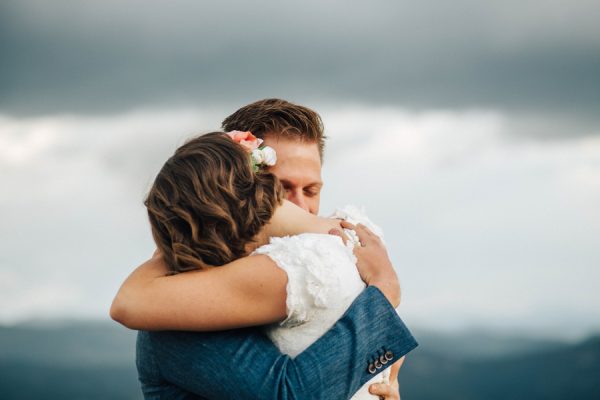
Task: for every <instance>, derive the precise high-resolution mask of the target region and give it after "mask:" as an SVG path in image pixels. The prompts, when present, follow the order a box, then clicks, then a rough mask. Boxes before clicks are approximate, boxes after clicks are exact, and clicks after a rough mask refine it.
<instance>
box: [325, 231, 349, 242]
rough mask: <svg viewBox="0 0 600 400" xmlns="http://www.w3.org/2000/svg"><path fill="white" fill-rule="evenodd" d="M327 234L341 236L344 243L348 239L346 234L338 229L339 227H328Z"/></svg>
mask: <svg viewBox="0 0 600 400" xmlns="http://www.w3.org/2000/svg"><path fill="white" fill-rule="evenodd" d="M329 234H330V235H333V236H339V237H341V238H342V241H343V242H344V244H346V242H347V241H348V236H346V234H345V233H343V232H342V231H340V230H339V229H335V228H333V229H330V230H329Z"/></svg>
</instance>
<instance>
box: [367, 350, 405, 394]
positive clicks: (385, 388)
mask: <svg viewBox="0 0 600 400" xmlns="http://www.w3.org/2000/svg"><path fill="white" fill-rule="evenodd" d="M403 363H404V357H402V358H400V359H399V360H398V361H396V362H395V363H394V364H393V365H392V366H391V367H390V383H389V384H388V383H374V384H372V385H371V386H369V393H371V394H374V395H376V396H379V398H380V399H382V400H384V399H386V400H400V387H399V385H398V371H399V370H400V367H401V366H402V364H403Z"/></svg>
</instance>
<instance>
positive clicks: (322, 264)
mask: <svg viewBox="0 0 600 400" xmlns="http://www.w3.org/2000/svg"><path fill="white" fill-rule="evenodd" d="M333 216H334V217H336V218H343V219H346V220H348V221H349V222H351V223H354V224H357V223H362V224H364V225H366V226H367V227H369V229H371V230H372V231H373V232H374V233H376V234H378V235H380V236H381V235H382V232H381V229H380V228H379V227H377V226H376V225H375V224H373V223H372V222H371V221H370V220H369V219H368V218H367V217H366V215H364V212H363V211H362V210H360V209H358V208H356V207H351V206H348V207H345V208H343V209H339V210H336V212H335V214H334V215H333ZM348 236H349V237H350V239H351V240H349V241H348V242H347V243H346V245H344V243H343V241H342V240H341V238H339V237H337V236H333V235H326V234H317V233H304V234H300V235H296V236H288V237H283V238H272V239H271V241H270V243H269V244H267V245H264V246H261V247H260V248H258V249H257V250H256V251H255V253H257V254H265V255H268V256H269V257H270V258H271V259H273V261H275V263H277V265H278V266H279V267H280V268H281V269H283V270H284V271H285V272H286V273H287V276H288V283H287V301H286V305H287V318H286V319H285V320H284V321H283V322H281V323H280V324H278V325H273V326H270V327H269V328H267V334H268V335H269V337H270V338H271V340H272V341H273V343H274V344H275V345H276V346H277V347H278V348H279V349H280V350H281V351H282V352H283V353H286V354H288V355H290V356H292V357H295V356H297V355H298V354H300V353H301V352H302V351H304V350H305V349H306V348H307V347H308V346H310V345H311V344H312V343H314V342H315V341H316V340H317V339H318V338H319V337H321V336H322V335H323V334H324V333H325V332H327V331H328V330H329V328H331V327H332V326H333V325H334V324H335V323H336V322H337V321H338V320H339V319H340V318H341V317H342V315H343V314H344V312H345V311H346V310H347V309H348V308H349V307H350V305H351V304H352V302H353V301H354V299H356V297H358V295H359V294H360V293H361V292H362V291H363V289H364V288H365V283H364V282H363V281H362V280H361V279H360V275H359V273H358V271H357V269H356V258H355V257H354V254H353V252H352V248H353V246H354V245H355V244H356V243H357V241H358V237H357V236H356V234H355V233H354V232H348ZM388 377H389V369H387V370H385V371H383V372H382V373H380V374H379V375H377V376H375V377H374V378H373V379H371V381H369V382H367V384H365V385H364V386H363V387H362V388H361V389H360V390H359V391H358V392H357V393H356V394H355V395H354V396H353V397H352V399H355V400H358V399H370V400H372V399H373V398H376V396H373V395H371V394H369V393H368V390H367V388H368V386H369V385H370V384H371V383H376V382H382V381H387V379H388Z"/></svg>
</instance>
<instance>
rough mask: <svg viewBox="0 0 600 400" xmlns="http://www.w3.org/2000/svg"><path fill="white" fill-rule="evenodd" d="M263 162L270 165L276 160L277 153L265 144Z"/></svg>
mask: <svg viewBox="0 0 600 400" xmlns="http://www.w3.org/2000/svg"><path fill="white" fill-rule="evenodd" d="M262 151H263V157H264V163H265V164H266V165H268V166H269V167H272V166H273V165H275V163H276V162H277V153H275V149H273V148H272V147H269V146H265V147H264V148H263V149H262Z"/></svg>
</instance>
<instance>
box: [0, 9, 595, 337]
mask: <svg viewBox="0 0 600 400" xmlns="http://www.w3.org/2000/svg"><path fill="white" fill-rule="evenodd" d="M598 20H600V5H598V3H597V2H594V1H583V0H577V1H572V2H568V3H565V2H564V1H531V2H517V1H512V0H510V1H503V2H495V4H487V3H482V2H478V1H468V0H459V1H455V2H451V3H449V2H441V1H440V2H423V1H422V2H389V1H383V0H376V1H371V2H368V3H367V2H364V3H362V4H357V5H350V4H349V3H348V2H342V1H328V2H318V1H312V0H310V1H304V2H301V3H294V4H292V3H289V2H285V3H284V2H277V1H256V2H243V1H234V2H193V1H181V0H180V1H170V2H153V3H148V2H143V1H133V0H128V1H113V0H109V1H104V2H91V1H89V2H87V1H83V2H82V1H67V0H60V1H54V2H47V1H43V0H37V1H36V0H19V1H16V0H14V1H12V0H8V1H3V2H2V3H1V4H0V51H1V54H2V55H3V56H2V57H1V58H0V188H1V189H0V218H1V223H0V306H1V307H0V322H5V323H11V322H17V321H21V320H27V319H31V318H55V317H59V318H64V317H67V318H69V317H77V318H79V317H85V318H99V317H101V318H104V317H105V316H106V314H107V310H108V307H109V304H110V301H111V299H112V296H113V294H114V292H115V291H116V289H117V287H118V285H119V283H120V282H121V281H122V279H123V278H124V277H125V276H126V275H127V274H128V272H129V271H130V270H131V269H132V268H133V267H135V266H136V265H137V264H139V263H140V262H142V261H143V260H144V259H145V258H147V257H148V256H149V255H150V254H151V253H152V250H153V245H152V240H151V237H150V234H149V229H148V225H147V222H146V217H145V211H144V208H143V207H142V199H143V197H144V194H145V191H146V190H147V189H148V186H149V184H150V182H151V181H152V179H153V176H154V174H155V173H156V172H157V170H158V169H159V168H160V166H161V165H162V163H163V162H164V160H165V159H166V158H167V157H168V156H169V155H170V153H171V152H172V151H173V150H174V149H175V148H176V147H177V146H178V145H179V144H181V143H182V141H183V140H184V139H185V138H186V137H188V136H190V135H192V134H194V133H200V132H203V131H209V130H213V129H216V128H218V126H219V125H220V121H221V120H222V119H223V117H224V116H226V115H228V114H229V113H231V112H232V111H234V110H235V109H236V108H238V107H239V106H241V105H244V104H246V103H248V102H251V101H253V100H256V99H259V98H264V97H281V98H286V99H288V100H291V101H294V102H298V103H302V104H305V105H308V106H310V107H312V108H314V109H316V110H318V111H319V112H320V113H321V115H322V116H323V119H324V121H325V125H326V130H327V134H328V135H329V137H330V140H329V145H328V146H329V147H328V149H327V154H326V164H325V169H324V176H325V179H326V186H325V189H324V193H323V195H324V198H323V205H322V208H323V211H324V212H325V213H327V212H330V211H332V210H333V209H334V208H335V207H336V206H339V205H343V204H346V203H355V204H362V205H365V206H366V208H367V211H369V212H370V214H371V215H372V217H373V219H374V220H376V221H378V222H379V223H380V225H382V226H383V228H384V230H385V231H386V239H387V242H388V244H389V246H390V253H391V255H392V258H393V259H394V262H395V265H396V267H397V269H398V272H399V274H400V277H401V280H402V285H403V288H404V300H403V306H402V308H403V315H405V316H406V318H407V320H408V321H410V322H413V323H414V324H418V325H425V326H429V327H434V328H439V329H463V328H469V327H484V328H493V329H497V330H505V331H520V332H533V333H536V334H544V335H548V336H564V337H576V336H580V335H585V334H587V333H590V332H592V331H598V330H600V307H598V306H597V305H598V304H600V290H599V289H600V287H599V286H600V268H599V266H600V250H599V249H600V239H599V238H600V206H599V205H600V74H599V73H598V71H600V28H599V25H598V23H597V21H598Z"/></svg>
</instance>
